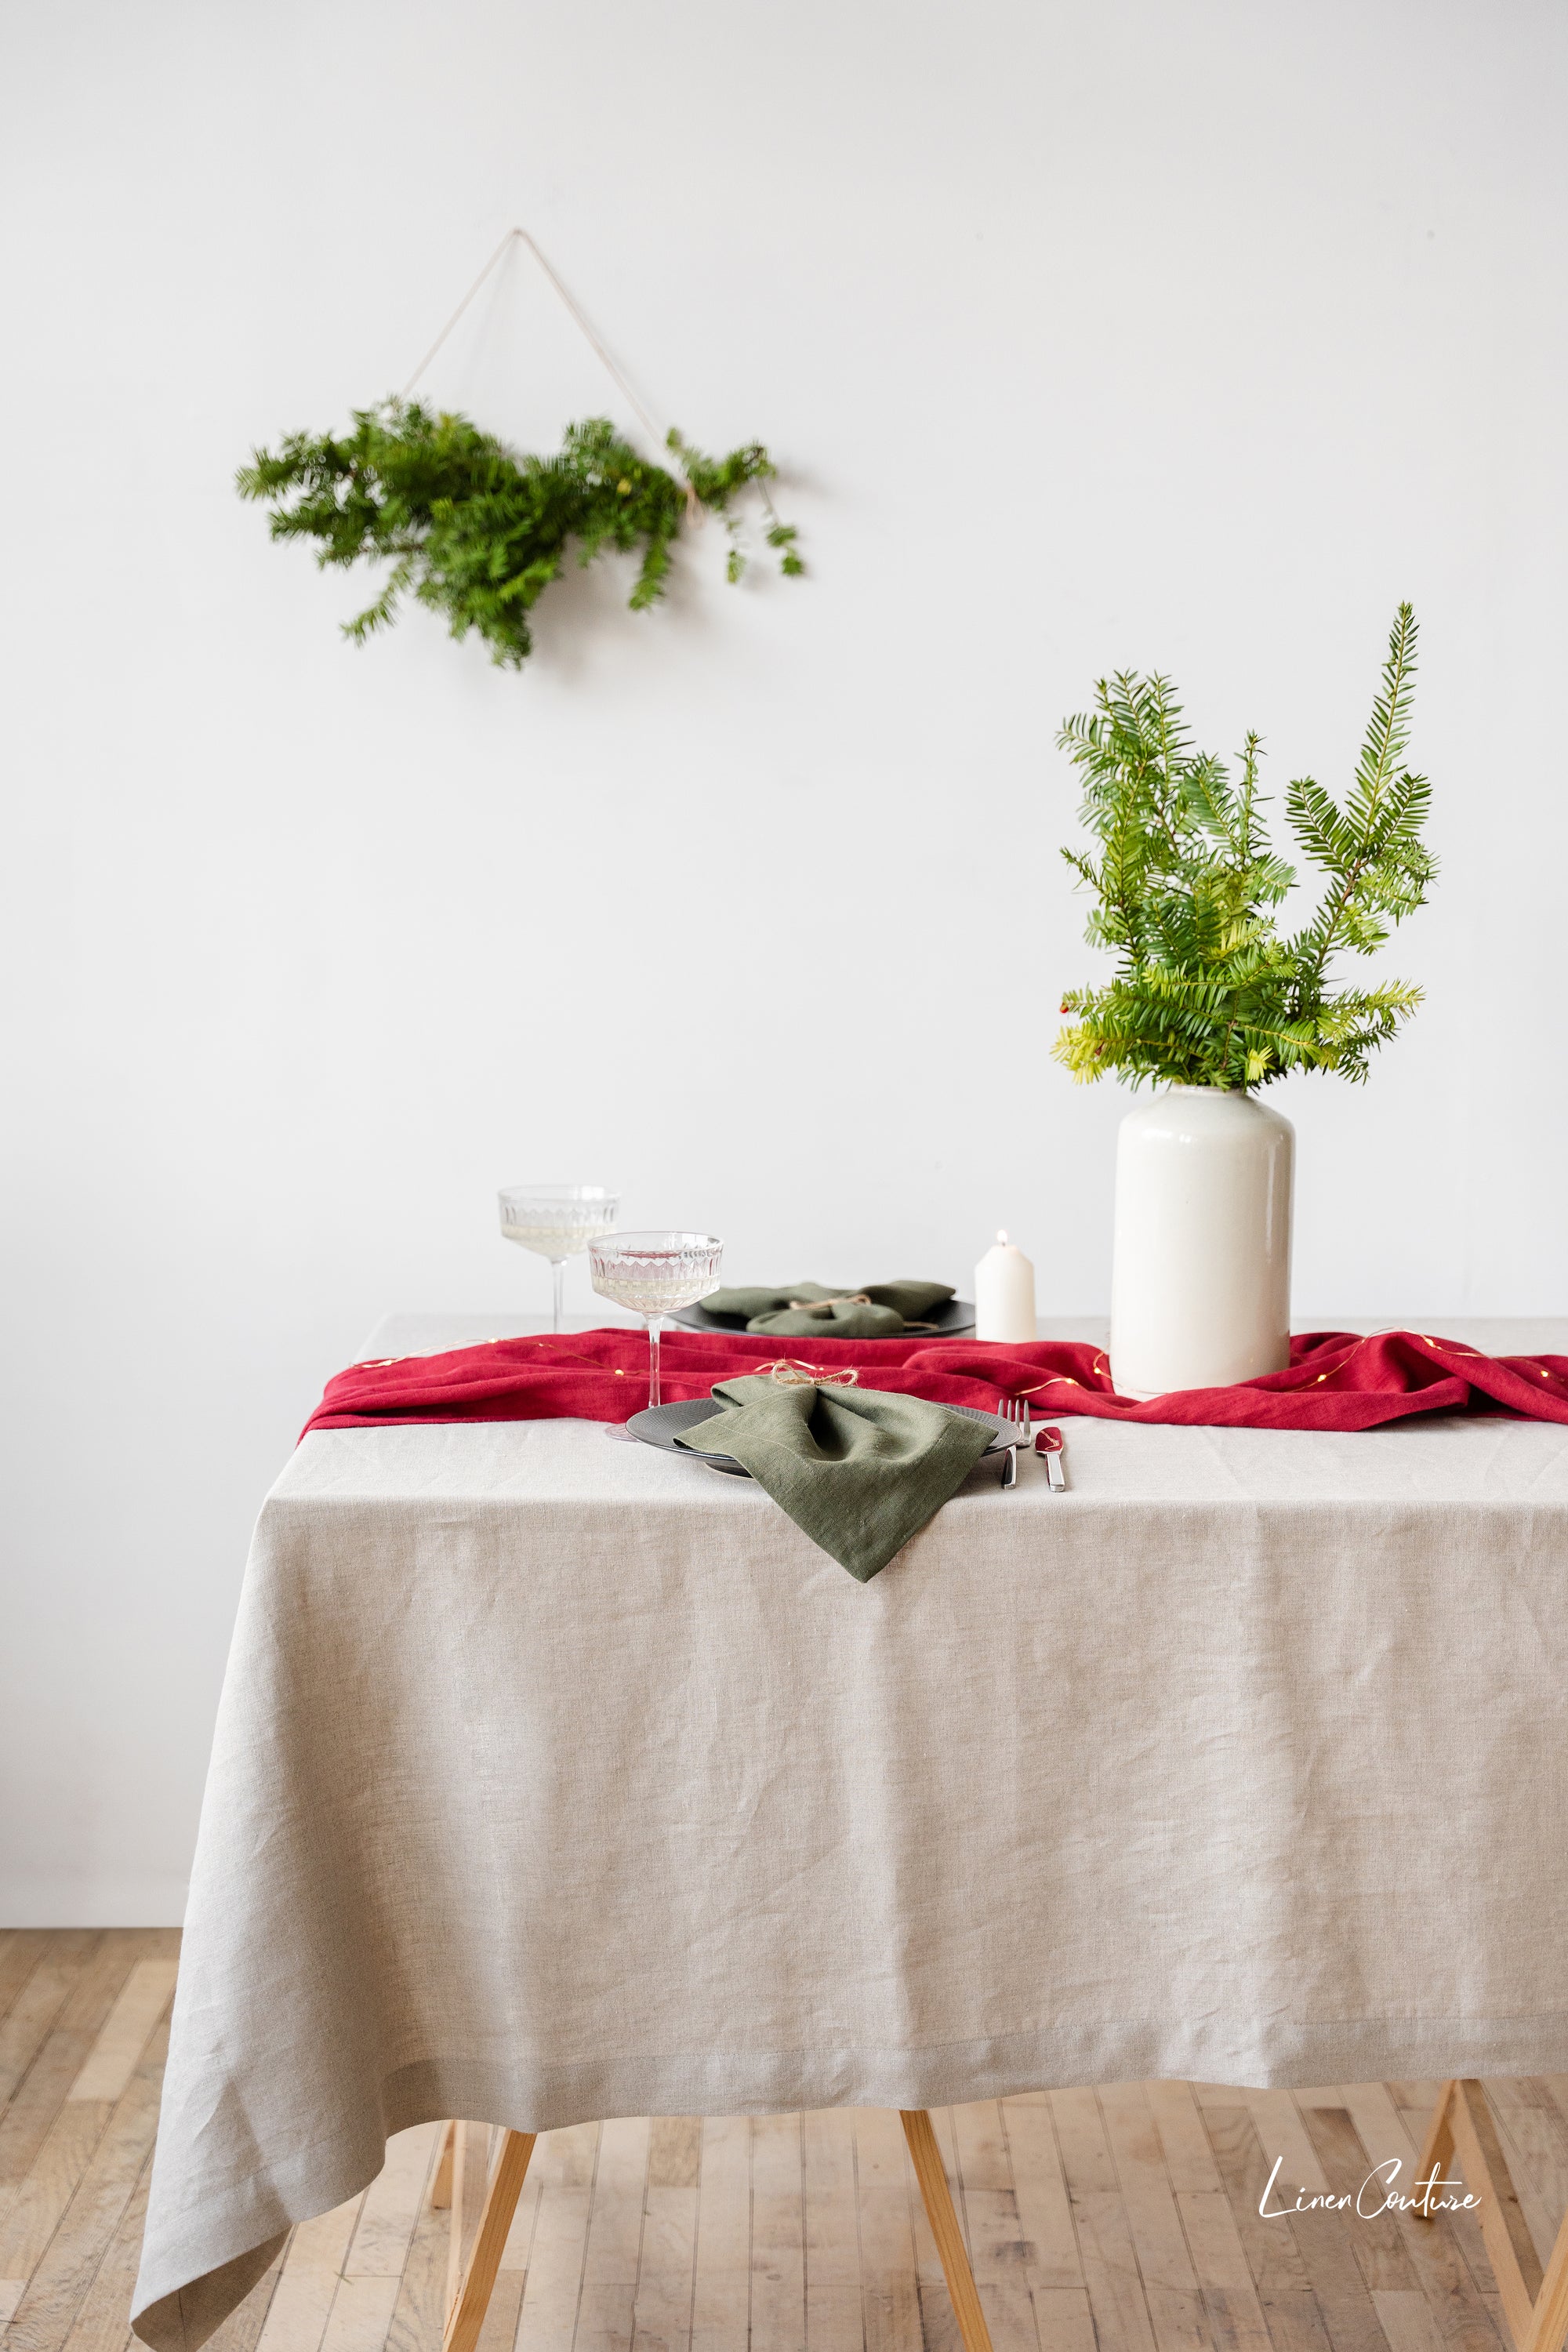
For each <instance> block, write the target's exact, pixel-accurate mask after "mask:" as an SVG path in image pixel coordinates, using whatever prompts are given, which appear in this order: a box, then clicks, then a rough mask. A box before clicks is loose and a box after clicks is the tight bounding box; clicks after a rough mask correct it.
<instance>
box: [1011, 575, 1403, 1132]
mask: <svg viewBox="0 0 1568 2352" xmlns="http://www.w3.org/2000/svg"><path fill="white" fill-rule="evenodd" d="M1415 637H1416V630H1415V614H1414V613H1413V612H1412V610H1411V608H1410V606H1409V605H1408V604H1401V606H1400V607H1399V611H1398V614H1397V615H1396V617H1395V620H1394V628H1393V631H1392V634H1391V635H1390V638H1389V648H1388V659H1387V661H1386V663H1385V664H1384V672H1383V678H1382V684H1381V688H1380V691H1379V694H1378V697H1377V699H1376V701H1375V702H1374V704H1373V714H1372V719H1371V722H1370V724H1369V726H1368V729H1367V733H1366V740H1365V741H1364V743H1363V747H1362V752H1361V758H1360V761H1358V764H1357V767H1356V772H1355V780H1354V782H1353V783H1352V787H1351V790H1350V792H1349V793H1348V794H1347V795H1346V797H1345V800H1344V802H1343V803H1340V802H1338V801H1336V800H1335V799H1334V798H1333V796H1332V794H1331V793H1328V792H1327V791H1325V790H1324V788H1323V786H1322V785H1321V784H1320V783H1318V782H1315V781H1314V779H1313V778H1311V777H1310V776H1304V777H1299V778H1298V779H1297V780H1296V781H1295V782H1293V783H1291V784H1290V785H1289V789H1288V790H1287V792H1286V794H1285V816H1286V821H1287V823H1288V824H1289V829H1290V832H1291V834H1292V835H1293V836H1294V840H1295V843H1296V846H1297V849H1298V851H1299V852H1300V856H1301V857H1302V858H1303V859H1304V860H1305V861H1306V862H1307V863H1308V864H1309V865H1310V866H1315V867H1316V868H1317V869H1318V870H1319V872H1320V873H1321V875H1322V876H1323V877H1324V881H1325V885H1326V887H1325V888H1324V891H1323V896H1322V898H1321V903H1320V905H1319V907H1318V908H1317V910H1316V912H1315V913H1314V914H1313V915H1312V916H1311V918H1310V919H1309V921H1308V922H1307V923H1305V924H1304V925H1303V926H1302V928H1301V929H1299V930H1297V931H1295V932H1293V933H1290V934H1288V935H1287V934H1282V933H1281V932H1280V930H1279V925H1278V918H1277V915H1276V912H1275V910H1276V909H1277V908H1279V906H1280V905H1281V904H1282V902H1283V901H1284V899H1285V898H1286V897H1287V896H1288V894H1289V891H1290V890H1291V889H1292V888H1293V887H1294V886H1295V883H1296V880H1297V868H1296V866H1293V865H1292V864H1290V863H1289V861H1288V860H1287V859H1286V858H1284V857H1282V856H1279V853H1278V852H1277V851H1276V850H1275V848H1274V847H1273V845H1272V844H1271V843H1270V841H1269V838H1268V831H1267V828H1266V826H1265V824H1264V823H1263V819H1262V814H1261V810H1262V806H1263V795H1262V794H1261V793H1260V792H1259V790H1258V773H1259V767H1260V760H1261V751H1262V744H1261V739H1260V738H1259V737H1258V736H1257V735H1255V734H1251V735H1248V736H1247V739H1246V741H1245V743H1244V745H1243V747H1242V753H1241V761H1240V772H1239V776H1238V778H1237V780H1236V781H1234V782H1233V780H1232V778H1231V775H1230V772H1229V771H1228V770H1227V769H1226V766H1225V764H1224V762H1223V761H1219V760H1217V759H1215V757H1214V756H1213V755H1212V754H1210V753H1206V752H1200V751H1194V749H1193V747H1192V742H1191V739H1190V737H1189V736H1188V734H1187V731H1186V729H1185V727H1184V723H1183V719H1182V711H1181V705H1180V703H1179V702H1178V701H1177V699H1176V697H1175V694H1174V691H1173V688H1172V685H1171V682H1170V680H1169V679H1168V678H1165V677H1147V678H1146V677H1140V676H1139V675H1137V674H1136V673H1135V672H1131V671H1123V672H1118V673H1117V674H1116V675H1115V676H1114V677H1110V678H1105V679H1102V680H1101V681H1100V685H1099V687H1098V688H1097V690H1096V698H1095V708H1094V709H1093V710H1092V711H1089V712H1087V713H1084V714H1080V715H1079V716H1078V717H1076V718H1072V719H1068V720H1067V722H1066V723H1065V725H1064V726H1063V727H1062V729H1061V731H1060V733H1059V735H1058V739H1057V740H1058V745H1059V747H1060V748H1061V749H1062V750H1063V751H1066V752H1067V754H1068V758H1069V759H1070V760H1071V761H1073V763H1074V765H1075V766H1076V767H1077V768H1078V770H1079V774H1080V776H1081V778H1082V783H1083V802H1082V807H1081V810H1080V814H1081V816H1082V819H1083V823H1084V824H1085V825H1086V827H1087V828H1088V830H1089V833H1090V834H1091V835H1093V837H1094V839H1095V841H1096V843H1097V844H1098V845H1099V855H1098V856H1095V855H1094V854H1092V853H1086V852H1085V851H1083V850H1079V849H1064V850H1063V852H1062V855H1063V856H1064V857H1065V858H1066V859H1067V862H1068V865H1069V866H1071V868H1072V870H1073V872H1074V874H1075V875H1076V876H1077V877H1078V879H1079V882H1080V884H1082V885H1083V886H1084V887H1087V888H1088V889H1089V891H1090V892H1091V893H1092V894H1093V898H1094V900H1095V903H1094V905H1093V907H1092V908H1091V909H1090V912H1089V919H1088V923H1087V926H1086V936H1087V938H1088V939H1089V942H1090V944H1091V945H1093V946H1096V947H1102V948H1106V949H1109V950H1110V951H1111V953H1112V954H1113V955H1114V956H1115V957H1116V959H1117V961H1116V969H1115V971H1114V972H1113V974H1112V976H1111V978H1110V980H1109V981H1107V982H1104V983H1102V984H1101V985H1100V986H1099V987H1090V988H1080V989H1069V990H1068V992H1067V994H1066V996H1065V997H1064V999H1063V1002H1062V1011H1063V1012H1064V1013H1071V1014H1074V1015H1075V1016H1076V1018H1075V1020H1074V1021H1073V1023H1072V1025H1071V1026H1070V1027H1068V1028H1066V1029H1063V1030H1062V1031H1061V1033H1060V1034H1059V1035H1058V1038H1057V1042H1056V1045H1055V1046H1054V1048H1053V1051H1054V1053H1055V1055H1056V1057H1057V1059H1058V1061H1060V1062H1062V1063H1063V1064H1064V1065H1065V1066H1066V1067H1067V1068H1068V1070H1070V1071H1071V1073H1072V1075H1073V1076H1074V1077H1075V1078H1077V1079H1080V1080H1093V1079H1096V1078H1100V1077H1103V1076H1106V1074H1107V1073H1108V1072H1115V1073H1116V1074H1117V1075H1118V1076H1122V1077H1126V1078H1129V1079H1130V1080H1131V1083H1132V1084H1133V1085H1134V1086H1138V1085H1140V1084H1141V1083H1142V1081H1143V1080H1144V1079H1145V1078H1149V1079H1155V1080H1163V1081H1165V1082H1167V1083H1171V1084H1175V1085H1183V1086H1205V1087H1224V1088H1228V1089H1233V1090H1237V1091H1242V1092H1246V1091H1249V1090H1250V1089H1251V1088H1253V1087H1261V1086H1267V1085H1269V1084H1270V1083H1271V1082H1272V1081H1273V1080H1274V1079H1276V1078H1279V1077H1283V1076H1285V1075H1286V1073H1287V1072H1288V1071H1290V1070H1296V1069H1322V1070H1336V1071H1338V1072H1339V1074H1340V1075H1341V1076H1342V1077H1348V1078H1353V1079H1362V1078H1364V1077H1365V1076H1366V1075H1367V1068H1368V1063H1369V1059H1370V1056H1371V1055H1372V1053H1373V1051H1374V1049H1375V1048H1376V1047H1377V1046H1378V1045H1383V1044H1384V1043H1386V1041H1387V1040H1388V1039H1389V1038H1390V1037H1392V1036H1393V1035H1394V1034H1395V1033H1396V1031H1397V1030H1398V1029H1399V1028H1400V1027H1401V1026H1402V1025H1403V1024H1404V1023H1405V1021H1407V1020H1408V1019H1409V1018H1410V1015H1411V1014H1412V1013H1414V1012H1415V1008H1416V1006H1417V1005H1418V1004H1419V1003H1420V1002H1421V997H1422V992H1421V990H1420V989H1419V988H1418V987H1416V986H1415V984H1414V983H1412V982H1406V981H1389V982H1384V983H1383V984H1382V985H1381V986H1378V987H1373V988H1367V989H1353V988H1348V987H1340V988H1337V989H1336V988H1335V987H1334V986H1333V985H1332V984H1331V970H1330V968H1331V964H1332V962H1333V961H1334V959H1335V958H1336V957H1338V956H1339V955H1341V954H1343V953H1349V954H1353V955H1371V954H1373V953H1375V952H1376V950H1378V949H1380V948H1382V947H1384V945H1386V943H1387V940H1388V938H1389V935H1390V932H1391V930H1392V929H1394V926H1395V925H1397V924H1399V923H1401V922H1403V921H1404V920H1405V917H1406V916H1407V915H1411V914H1414V913H1415V910H1416V908H1418V907H1422V906H1424V905H1425V904H1426V894H1427V891H1428V889H1429V888H1430V887H1431V884H1432V882H1433V879H1434V877H1435V876H1436V870H1437V868H1436V859H1435V858H1434V857H1433V856H1432V853H1431V851H1430V850H1429V849H1428V848H1427V847H1426V843H1425V841H1424V840H1423V838H1422V834H1423V828H1424V827H1425V825H1426V821H1427V818H1428V816H1429V814H1430V811H1431V797H1432V796H1431V787H1430V785H1429V784H1428V783H1427V782H1426V778H1425V777H1424V776H1418V775H1414V774H1412V773H1411V772H1409V771H1408V770H1407V769H1405V767H1404V766H1403V764H1402V762H1403V761H1404V757H1405V750H1406V747H1407V744H1408V741H1409V734H1410V702H1411V696H1412V693H1413V689H1414V682H1415Z"/></svg>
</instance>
